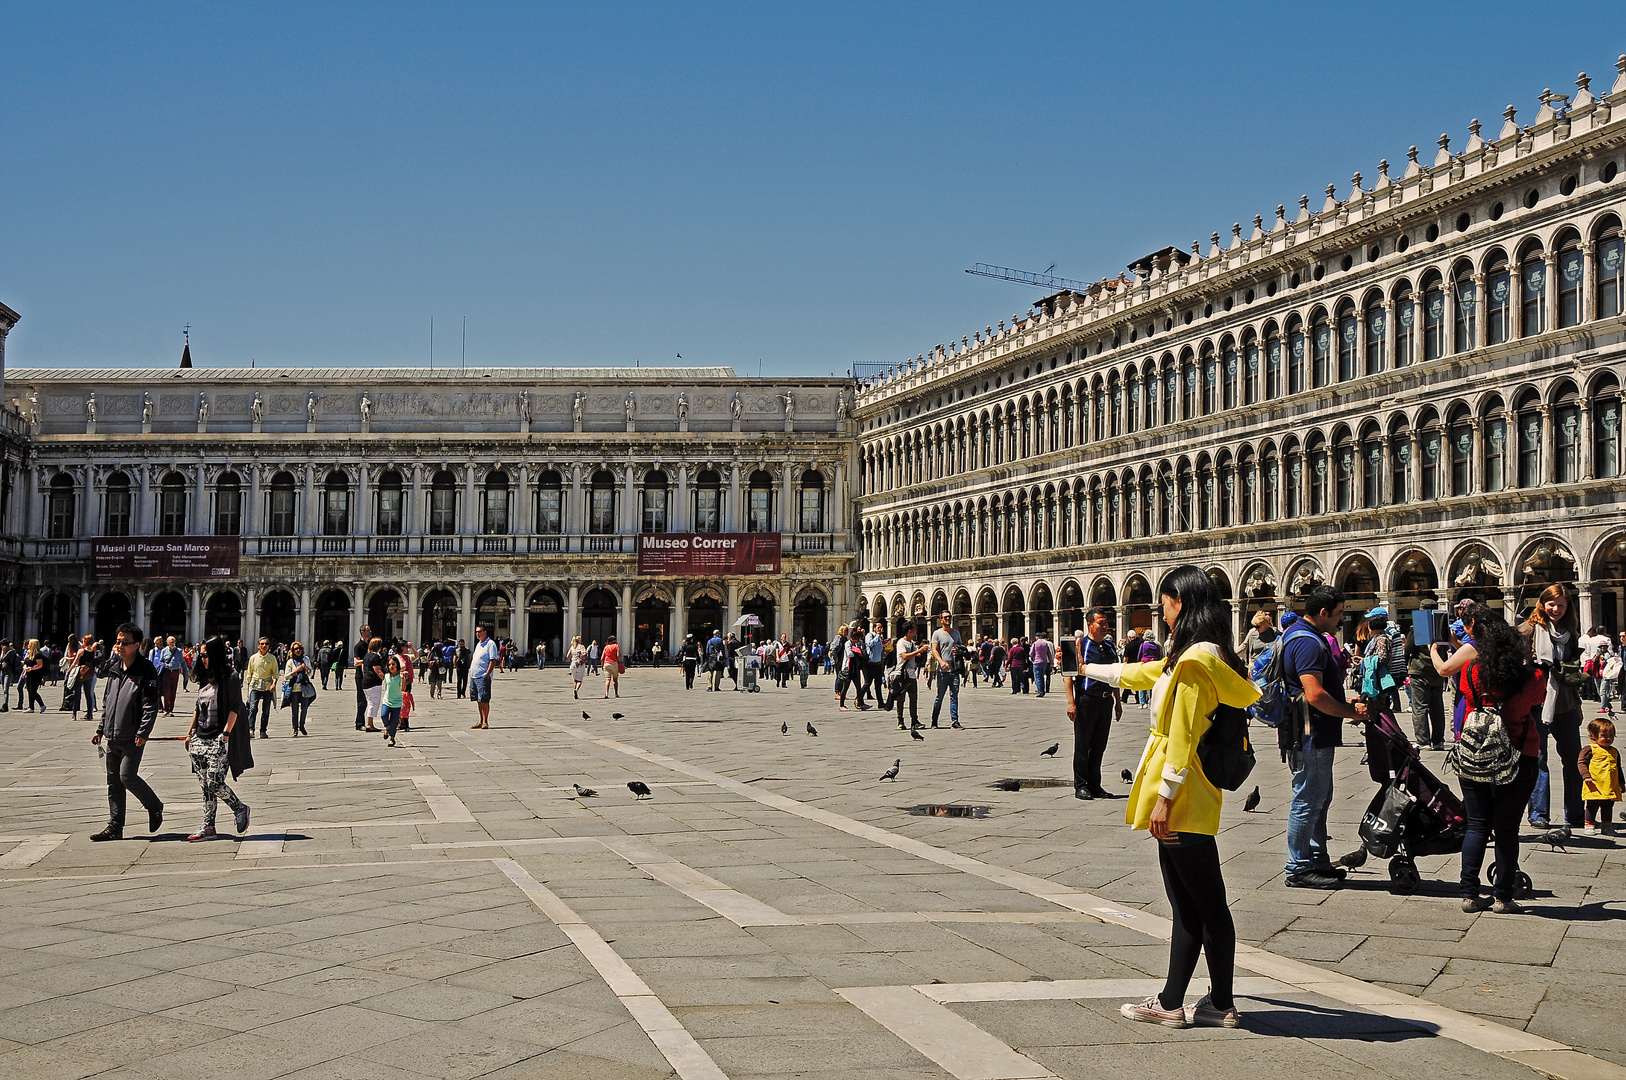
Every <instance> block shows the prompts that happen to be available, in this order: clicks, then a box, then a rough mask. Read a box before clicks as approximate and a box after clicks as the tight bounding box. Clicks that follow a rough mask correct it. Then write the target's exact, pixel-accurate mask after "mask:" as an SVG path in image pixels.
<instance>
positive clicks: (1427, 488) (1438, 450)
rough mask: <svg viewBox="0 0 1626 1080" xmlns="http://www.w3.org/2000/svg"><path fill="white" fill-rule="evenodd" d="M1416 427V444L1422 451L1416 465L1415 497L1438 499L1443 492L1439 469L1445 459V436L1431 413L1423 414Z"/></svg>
mask: <svg viewBox="0 0 1626 1080" xmlns="http://www.w3.org/2000/svg"><path fill="white" fill-rule="evenodd" d="M1417 427H1418V430H1419V432H1420V438H1419V440H1418V443H1419V445H1420V446H1421V447H1422V451H1423V457H1422V460H1421V461H1419V462H1418V463H1417V497H1418V498H1419V499H1423V500H1430V499H1438V498H1439V497H1440V493H1441V492H1442V491H1443V490H1444V485H1443V484H1442V482H1441V477H1440V469H1441V467H1442V466H1443V463H1444V459H1445V436H1444V434H1443V433H1442V432H1441V431H1440V423H1439V420H1438V419H1437V418H1436V417H1435V416H1434V414H1433V413H1432V412H1428V413H1424V414H1423V418H1422V419H1421V420H1419V421H1418V424H1417Z"/></svg>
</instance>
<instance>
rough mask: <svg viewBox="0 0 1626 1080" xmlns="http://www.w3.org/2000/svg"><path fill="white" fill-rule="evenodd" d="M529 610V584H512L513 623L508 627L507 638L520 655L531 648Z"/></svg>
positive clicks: (521, 582)
mask: <svg viewBox="0 0 1626 1080" xmlns="http://www.w3.org/2000/svg"><path fill="white" fill-rule="evenodd" d="M530 608H531V583H530V582H528V581H516V582H514V607H513V615H512V619H513V623H512V624H511V625H510V626H509V627H508V636H509V637H511V638H513V639H514V646H515V647H516V648H517V649H518V650H519V651H520V652H522V653H524V652H529V651H530V648H531V611H530Z"/></svg>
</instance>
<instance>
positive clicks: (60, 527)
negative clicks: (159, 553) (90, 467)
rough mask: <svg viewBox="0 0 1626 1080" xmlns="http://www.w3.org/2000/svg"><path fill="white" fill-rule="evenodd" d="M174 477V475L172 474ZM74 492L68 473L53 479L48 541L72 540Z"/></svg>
mask: <svg viewBox="0 0 1626 1080" xmlns="http://www.w3.org/2000/svg"><path fill="white" fill-rule="evenodd" d="M172 475H173V474H172ZM181 498H182V499H183V500H184V499H185V498H186V489H185V488H184V487H183V488H182V489H181ZM73 510H74V490H73V477H71V476H69V475H68V474H67V473H57V474H56V475H55V476H53V477H51V487H50V490H49V492H48V494H47V495H46V507H45V536H46V539H48V540H72V539H73V533H74V521H73Z"/></svg>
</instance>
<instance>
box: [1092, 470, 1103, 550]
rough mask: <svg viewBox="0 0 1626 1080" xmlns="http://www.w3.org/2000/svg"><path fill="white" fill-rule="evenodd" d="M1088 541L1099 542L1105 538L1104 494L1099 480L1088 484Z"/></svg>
mask: <svg viewBox="0 0 1626 1080" xmlns="http://www.w3.org/2000/svg"><path fill="white" fill-rule="evenodd" d="M1090 496H1091V499H1090V542H1091V543H1094V544H1099V543H1101V542H1102V541H1103V540H1105V539H1106V496H1105V495H1103V494H1102V493H1101V481H1099V480H1097V481H1095V482H1094V483H1093V484H1091V485H1090Z"/></svg>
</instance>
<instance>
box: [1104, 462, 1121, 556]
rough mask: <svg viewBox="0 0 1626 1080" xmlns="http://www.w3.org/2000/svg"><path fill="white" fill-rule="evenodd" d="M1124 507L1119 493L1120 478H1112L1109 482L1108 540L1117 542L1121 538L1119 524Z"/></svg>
mask: <svg viewBox="0 0 1626 1080" xmlns="http://www.w3.org/2000/svg"><path fill="white" fill-rule="evenodd" d="M1122 513H1123V505H1122V503H1121V501H1120V496H1119V492H1118V478H1117V477H1116V476H1114V477H1110V478H1108V480H1107V539H1108V540H1109V541H1110V540H1116V539H1118V537H1119V535H1120V534H1119V531H1118V522H1119V521H1120V520H1121V519H1122Z"/></svg>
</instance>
